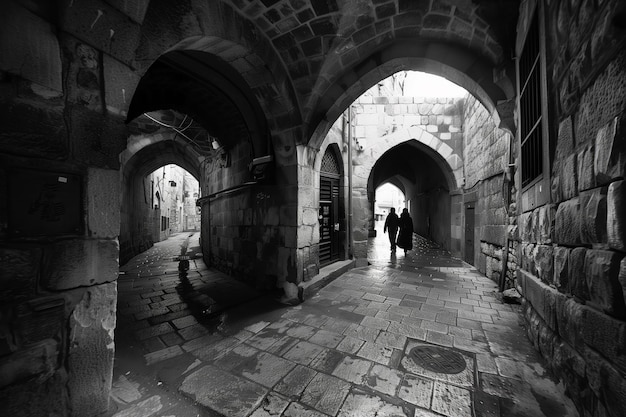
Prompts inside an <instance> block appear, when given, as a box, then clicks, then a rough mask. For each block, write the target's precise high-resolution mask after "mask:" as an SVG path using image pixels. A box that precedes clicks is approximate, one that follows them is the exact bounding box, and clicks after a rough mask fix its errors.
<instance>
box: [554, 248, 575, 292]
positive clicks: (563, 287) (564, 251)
mask: <svg viewBox="0 0 626 417" xmlns="http://www.w3.org/2000/svg"><path fill="white" fill-rule="evenodd" d="M570 252H571V250H570V249H568V248H564V247H562V246H557V247H555V248H554V281H553V284H554V286H555V287H556V288H557V289H558V290H559V291H561V292H565V291H567V288H568V287H569V256H570Z"/></svg>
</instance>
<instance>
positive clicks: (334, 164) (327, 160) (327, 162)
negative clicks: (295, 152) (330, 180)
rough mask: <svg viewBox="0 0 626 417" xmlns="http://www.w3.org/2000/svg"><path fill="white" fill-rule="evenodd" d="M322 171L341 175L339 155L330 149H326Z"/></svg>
mask: <svg viewBox="0 0 626 417" xmlns="http://www.w3.org/2000/svg"><path fill="white" fill-rule="evenodd" d="M320 171H321V172H324V173H326V174H335V175H339V174H340V173H341V171H340V170H339V161H337V157H336V156H335V153H334V152H332V151H331V150H330V149H327V150H326V153H325V154H324V157H323V158H322V166H321V168H320Z"/></svg>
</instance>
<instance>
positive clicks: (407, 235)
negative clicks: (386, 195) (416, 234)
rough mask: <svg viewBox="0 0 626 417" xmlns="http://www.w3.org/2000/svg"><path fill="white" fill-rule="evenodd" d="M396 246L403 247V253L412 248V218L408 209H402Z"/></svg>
mask: <svg viewBox="0 0 626 417" xmlns="http://www.w3.org/2000/svg"><path fill="white" fill-rule="evenodd" d="M398 226H399V228H400V233H399V234H398V246H400V247H401V248H402V249H404V254H405V255H406V253H407V251H410V250H411V249H413V219H411V215H410V214H409V210H408V209H406V208H405V209H403V210H402V214H401V215H400V222H399V225H398Z"/></svg>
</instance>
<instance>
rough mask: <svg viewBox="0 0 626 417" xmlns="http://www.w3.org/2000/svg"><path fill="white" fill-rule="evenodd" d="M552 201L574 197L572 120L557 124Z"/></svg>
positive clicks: (574, 167) (574, 170)
mask: <svg viewBox="0 0 626 417" xmlns="http://www.w3.org/2000/svg"><path fill="white" fill-rule="evenodd" d="M552 172H553V175H552V186H551V188H552V201H553V202H555V203H560V202H561V201H563V200H569V199H570V198H573V197H575V196H576V192H577V191H578V190H577V188H576V175H575V172H576V155H575V154H574V129H573V126H572V118H571V117H567V118H566V119H565V120H563V121H562V122H561V123H560V124H559V134H558V139H557V146H556V155H555V157H554V165H553V168H552Z"/></svg>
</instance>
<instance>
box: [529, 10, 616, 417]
mask: <svg viewBox="0 0 626 417" xmlns="http://www.w3.org/2000/svg"><path fill="white" fill-rule="evenodd" d="M529 13H530V12H529V10H528V8H526V7H525V6H523V7H522V8H521V14H522V17H521V19H522V20H523V19H527V18H528V17H529ZM545 14H546V28H547V31H548V34H547V37H546V42H547V44H546V46H547V51H548V52H547V64H548V65H547V75H548V90H549V97H550V100H549V105H550V106H551V114H552V115H554V117H553V118H552V119H550V121H549V124H550V126H549V130H550V132H551V136H550V140H551V142H552V145H553V149H554V154H553V160H552V172H551V173H550V174H551V202H550V203H549V204H547V205H545V206H542V207H539V208H536V209H534V210H531V211H527V212H525V213H523V214H521V215H520V225H519V226H520V229H519V231H520V238H521V245H520V253H521V260H522V265H521V270H520V273H519V276H518V278H519V281H520V286H521V287H522V290H523V295H524V297H525V306H524V312H525V317H526V320H527V322H528V324H529V325H528V327H527V328H528V336H529V338H530V339H531V340H532V341H533V343H534V344H535V346H536V348H537V349H538V350H539V351H540V352H541V353H542V355H543V356H544V357H545V358H546V359H547V361H548V363H549V364H550V365H551V366H552V368H553V370H554V371H555V372H556V374H557V376H558V377H560V378H562V379H563V380H564V382H565V385H566V386H567V389H568V391H569V393H570V396H571V397H572V399H573V401H574V403H575V404H576V405H577V408H578V409H579V411H580V413H581V415H585V416H611V417H617V416H623V415H626V382H625V381H626V378H625V376H626V361H625V358H626V356H625V352H624V346H625V340H626V321H625V320H626V307H625V305H624V295H625V293H626V279H625V278H624V277H625V276H626V274H625V272H624V271H625V270H626V260H625V259H626V258H625V255H626V236H625V235H624V225H625V224H626V204H625V199H624V196H625V193H624V189H625V188H624V175H625V173H626V172H625V170H626V163H625V162H626V149H625V148H626V147H625V146H624V143H626V142H625V139H626V129H625V128H624V126H626V125H625V123H626V54H625V53H624V52H623V51H624V45H625V41H624V36H623V31H624V26H623V19H624V9H623V4H622V2H620V1H616V0H613V1H604V2H591V1H577V2H569V1H555V2H551V3H550V5H549V6H547V7H546V9H545Z"/></svg>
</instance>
